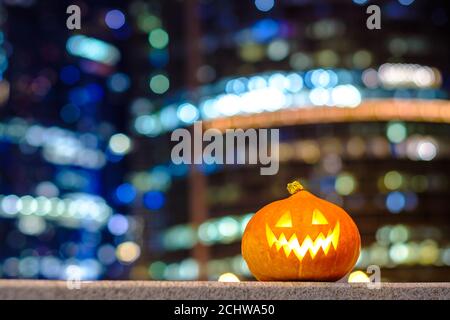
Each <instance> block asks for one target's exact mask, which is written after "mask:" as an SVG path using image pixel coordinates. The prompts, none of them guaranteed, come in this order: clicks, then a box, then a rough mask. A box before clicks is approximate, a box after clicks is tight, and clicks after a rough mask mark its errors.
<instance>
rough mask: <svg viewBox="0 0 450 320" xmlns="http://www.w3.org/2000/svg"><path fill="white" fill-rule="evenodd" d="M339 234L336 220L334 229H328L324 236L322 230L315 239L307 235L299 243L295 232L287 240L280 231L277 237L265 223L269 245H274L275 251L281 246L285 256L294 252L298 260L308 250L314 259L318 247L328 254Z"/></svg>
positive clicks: (337, 241) (335, 247)
mask: <svg viewBox="0 0 450 320" xmlns="http://www.w3.org/2000/svg"><path fill="white" fill-rule="evenodd" d="M339 234H340V225H339V221H338V222H337V223H336V225H335V227H334V229H333V230H332V229H330V230H329V231H328V234H327V236H326V237H325V236H324V234H323V233H322V232H321V233H320V234H319V235H318V236H317V238H316V239H315V240H313V239H311V237H310V236H309V235H307V236H306V237H305V239H304V240H303V242H302V244H300V243H299V240H298V238H297V235H296V234H295V233H294V234H293V235H292V236H291V237H290V238H289V240H288V239H287V238H286V236H285V235H284V233H281V235H280V236H279V237H278V238H277V237H276V236H275V234H274V233H273V231H272V230H271V229H270V227H269V225H267V224H266V237H267V242H268V243H269V247H270V248H272V247H273V246H274V245H275V247H276V249H277V251H280V249H281V248H283V251H284V253H285V255H286V257H289V255H290V254H291V252H294V254H295V256H296V257H297V258H298V259H299V260H300V261H302V260H303V258H304V257H305V255H306V253H307V252H309V254H310V255H311V258H313V259H314V257H315V256H316V255H317V253H318V252H319V250H320V248H322V250H323V252H324V254H325V255H327V254H328V251H329V250H330V247H331V246H333V248H334V250H336V249H337V246H338V243H339Z"/></svg>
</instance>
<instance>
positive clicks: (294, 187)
mask: <svg viewBox="0 0 450 320" xmlns="http://www.w3.org/2000/svg"><path fill="white" fill-rule="evenodd" d="M287 190H288V191H289V193H290V194H294V193H297V192H299V191H301V190H305V188H304V187H303V186H302V184H301V183H300V182H298V181H292V182H291V183H288V185H287Z"/></svg>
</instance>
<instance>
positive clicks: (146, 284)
mask: <svg viewBox="0 0 450 320" xmlns="http://www.w3.org/2000/svg"><path fill="white" fill-rule="evenodd" d="M72 285H74V283H72ZM11 299H38V300H49V299H64V300H66V299H67V300H69V299H81V300H94V299H108V300H116V299H126V300H137V299H152V300H172V299H174V300H247V299H248V300H303V299H351V300H357V299H370V300H379V299H388V300H390V299H395V300H408V299H421V300H438V299H439V300H450V283H449V282H445V283H382V284H381V288H380V289H369V288H367V285H366V284H346V283H315V282H314V283H313V282H241V283H220V282H198V281H192V282H185V281H96V282H83V283H81V284H80V289H69V288H68V286H67V283H66V282H64V281H45V280H0V300H11Z"/></svg>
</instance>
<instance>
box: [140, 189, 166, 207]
mask: <svg viewBox="0 0 450 320" xmlns="http://www.w3.org/2000/svg"><path fill="white" fill-rule="evenodd" d="M165 202H166V196H165V195H164V193H162V192H160V191H149V192H147V193H146V194H144V205H145V206H146V207H147V208H148V209H150V210H159V209H161V208H162V207H163V206H164V203H165Z"/></svg>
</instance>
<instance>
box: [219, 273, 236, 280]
mask: <svg viewBox="0 0 450 320" xmlns="http://www.w3.org/2000/svg"><path fill="white" fill-rule="evenodd" d="M218 281H219V282H241V280H239V278H238V277H237V276H236V275H235V274H234V273H231V272H227V273H224V274H222V275H221V276H220V277H219V280H218Z"/></svg>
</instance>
